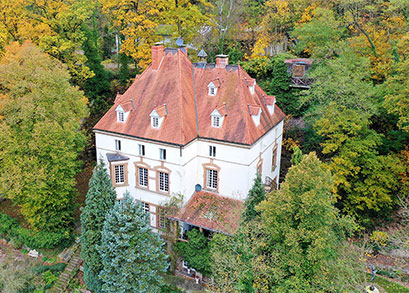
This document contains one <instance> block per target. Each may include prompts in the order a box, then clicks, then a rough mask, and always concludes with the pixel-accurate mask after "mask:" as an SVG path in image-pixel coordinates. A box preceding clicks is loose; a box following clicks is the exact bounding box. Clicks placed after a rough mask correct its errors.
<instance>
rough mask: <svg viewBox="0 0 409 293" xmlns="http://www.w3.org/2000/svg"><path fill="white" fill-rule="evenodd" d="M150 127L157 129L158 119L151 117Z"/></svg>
mask: <svg viewBox="0 0 409 293" xmlns="http://www.w3.org/2000/svg"><path fill="white" fill-rule="evenodd" d="M152 127H153V128H159V118H158V117H152Z"/></svg>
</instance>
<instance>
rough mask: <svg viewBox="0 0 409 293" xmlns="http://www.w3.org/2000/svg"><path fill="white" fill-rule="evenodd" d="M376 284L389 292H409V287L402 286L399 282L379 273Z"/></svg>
mask: <svg viewBox="0 0 409 293" xmlns="http://www.w3.org/2000/svg"><path fill="white" fill-rule="evenodd" d="M375 286H378V287H379V286H380V287H382V288H383V289H385V291H386V292H388V293H406V292H409V288H406V287H404V286H402V285H401V284H399V283H396V282H392V281H390V280H388V279H385V278H383V277H381V276H379V275H377V276H376V278H375Z"/></svg>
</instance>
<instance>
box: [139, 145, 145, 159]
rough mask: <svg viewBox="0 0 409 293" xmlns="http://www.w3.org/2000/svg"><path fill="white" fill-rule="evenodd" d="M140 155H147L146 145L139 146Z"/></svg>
mask: <svg viewBox="0 0 409 293" xmlns="http://www.w3.org/2000/svg"><path fill="white" fill-rule="evenodd" d="M139 155H140V156H144V155H145V145H143V144H140V145H139Z"/></svg>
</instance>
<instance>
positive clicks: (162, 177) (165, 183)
mask: <svg viewBox="0 0 409 293" xmlns="http://www.w3.org/2000/svg"><path fill="white" fill-rule="evenodd" d="M159 190H160V191H163V192H168V191H169V174H168V173H165V172H159Z"/></svg>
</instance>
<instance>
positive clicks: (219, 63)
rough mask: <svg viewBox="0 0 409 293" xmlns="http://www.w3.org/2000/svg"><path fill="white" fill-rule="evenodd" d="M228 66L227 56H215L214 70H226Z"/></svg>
mask: <svg viewBox="0 0 409 293" xmlns="http://www.w3.org/2000/svg"><path fill="white" fill-rule="evenodd" d="M227 65H229V56H228V55H217V56H216V68H226V66H227Z"/></svg>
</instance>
